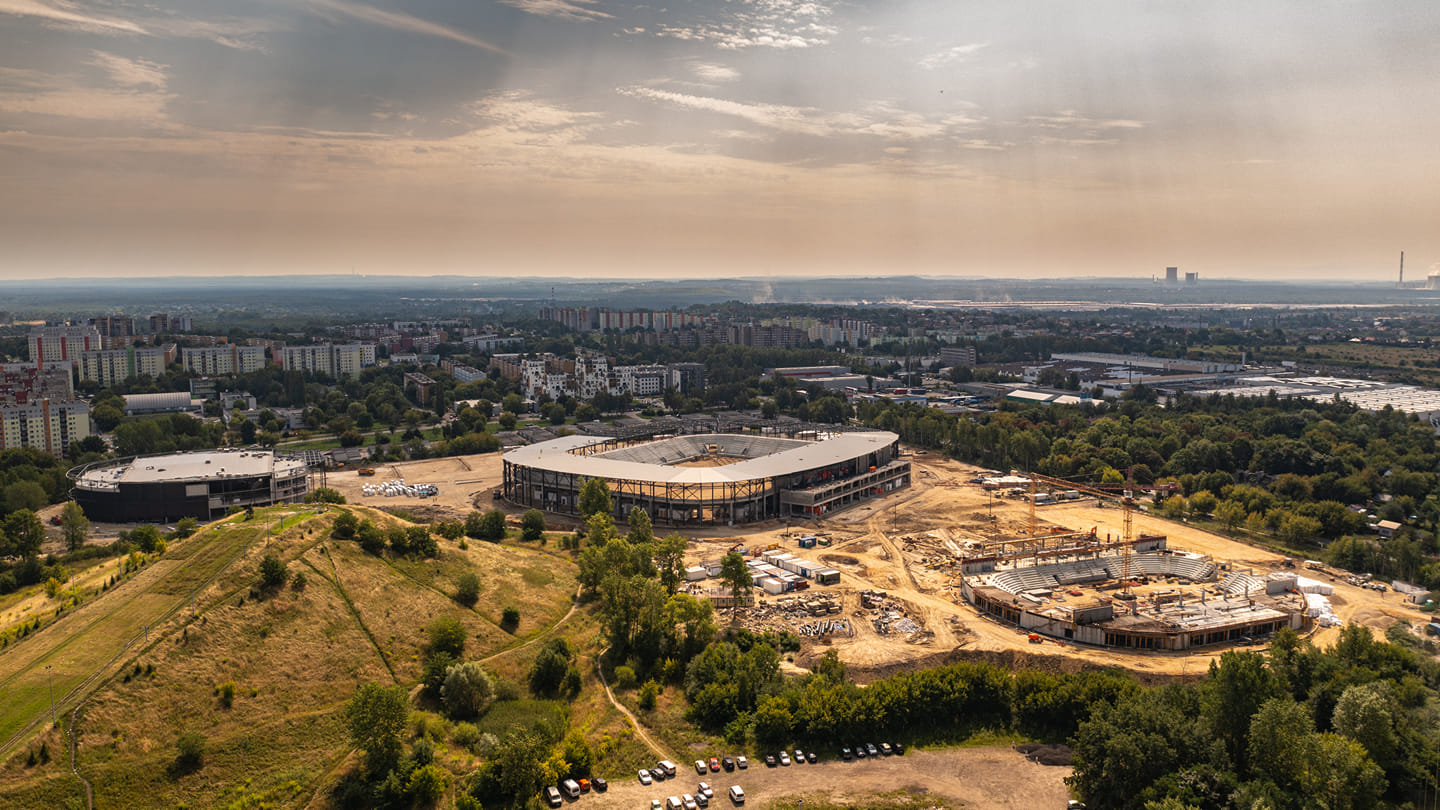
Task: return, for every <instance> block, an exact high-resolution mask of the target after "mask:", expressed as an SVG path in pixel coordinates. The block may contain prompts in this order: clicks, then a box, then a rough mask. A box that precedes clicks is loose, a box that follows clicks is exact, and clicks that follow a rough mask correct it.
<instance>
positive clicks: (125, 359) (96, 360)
mask: <svg viewBox="0 0 1440 810" xmlns="http://www.w3.org/2000/svg"><path fill="white" fill-rule="evenodd" d="M174 357H175V344H173V343H170V344H166V345H165V346H153V347H148V346H147V347H139V348H137V347H134V346H131V347H128V348H124V349H103V350H101V351H98V352H82V353H81V354H80V379H82V380H93V381H95V382H98V383H100V384H101V385H114V384H115V383H118V382H124V381H125V380H126V379H128V378H130V377H159V376H160V375H161V374H164V373H165V367H166V366H167V365H169V364H170V361H171V360H172V359H173V358H174Z"/></svg>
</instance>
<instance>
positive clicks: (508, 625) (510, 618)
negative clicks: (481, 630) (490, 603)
mask: <svg viewBox="0 0 1440 810" xmlns="http://www.w3.org/2000/svg"><path fill="white" fill-rule="evenodd" d="M519 626H520V608H517V607H515V606H514V605H506V606H505V609H504V610H501V611H500V627H501V628H503V629H505V630H508V631H510V632H511V633H513V632H515V628H517V627H519Z"/></svg>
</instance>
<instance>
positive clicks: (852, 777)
mask: <svg viewBox="0 0 1440 810" xmlns="http://www.w3.org/2000/svg"><path fill="white" fill-rule="evenodd" d="M830 756H831V757H832V758H833V757H834V756H835V755H834V754H830ZM675 771H676V778H674V779H668V780H666V781H664V782H660V783H657V784H654V785H650V786H649V787H646V786H644V785H641V784H640V782H639V780H638V779H636V778H635V775H634V774H630V775H629V776H628V777H625V778H616V779H615V780H614V781H613V782H611V785H610V790H609V791H607V792H606V793H595V792H593V791H592V792H591V793H587V794H584V795H582V796H581V797H580V798H579V799H578V800H576V801H573V802H566V804H567V805H574V810H608V809H609V808H617V809H618V808H626V809H627V810H646V808H648V807H649V806H650V800H651V799H659V800H660V801H661V803H664V801H665V797H667V796H678V795H680V794H682V793H691V794H693V793H694V792H695V786H696V785H697V784H698V783H699V782H701V781H702V780H703V781H706V782H709V783H710V787H711V789H712V790H714V791H715V799H714V800H713V801H711V803H710V806H711V807H712V808H715V810H724V808H732V807H734V805H733V804H731V802H730V799H729V797H728V796H727V795H726V792H727V791H729V789H730V786H731V785H739V786H740V787H742V788H744V790H745V806H746V807H761V808H763V807H765V806H767V805H769V804H770V803H772V802H773V801H774V800H775V799H778V798H780V797H783V796H796V795H800V796H803V795H815V794H818V795H824V796H826V797H829V798H830V799H832V800H835V801H837V802H844V803H850V804H863V800H864V799H865V797H866V796H870V795H873V794H876V793H886V792H890V791H894V790H905V791H907V792H910V793H916V794H920V793H933V794H937V795H940V796H945V797H947V798H949V799H953V800H955V801H958V802H959V803H960V804H961V805H962V806H964V807H965V808H967V809H969V808H973V810H1048V808H1056V809H1057V810H1061V809H1063V808H1064V807H1065V803H1066V802H1067V801H1069V798H1070V793H1069V790H1068V789H1067V788H1066V786H1065V782H1064V779H1065V777H1066V776H1069V775H1070V769H1069V768H1066V767H1053V766H1045V765H1039V764H1036V763H1034V762H1031V761H1030V760H1028V759H1026V758H1025V757H1024V756H1023V755H1021V754H1018V753H1016V752H1015V751H1013V750H1011V749H1009V748H957V749H950V750H945V751H910V752H909V753H907V754H905V756H903V757H882V758H880V759H864V760H860V761H857V762H841V761H839V760H836V759H831V760H830V761H824V760H822V761H821V762H819V763H818V764H815V765H791V766H790V767H788V768H781V767H775V768H767V767H765V764H764V761H763V760H762V761H760V762H755V761H753V760H752V762H751V764H750V768H749V769H748V770H744V771H740V770H737V771H734V772H732V773H726V772H724V771H720V772H719V773H712V774H709V775H708V776H704V777H702V776H699V775H698V774H696V772H695V764H694V763H693V762H690V763H685V762H677V763H676V768H675Z"/></svg>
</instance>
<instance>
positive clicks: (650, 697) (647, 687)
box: [637, 680, 660, 712]
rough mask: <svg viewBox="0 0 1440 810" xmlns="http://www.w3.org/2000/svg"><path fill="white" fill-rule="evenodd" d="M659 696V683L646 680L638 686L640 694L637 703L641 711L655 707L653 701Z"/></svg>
mask: <svg viewBox="0 0 1440 810" xmlns="http://www.w3.org/2000/svg"><path fill="white" fill-rule="evenodd" d="M659 697H660V684H658V683H656V682H655V681H653V680H650V681H646V682H645V683H644V684H643V685H642V686H641V687H640V695H639V697H638V698H637V705H638V706H639V707H640V710H641V711H646V712H648V711H650V710H651V709H654V708H655V702H656V700H658V699H659Z"/></svg>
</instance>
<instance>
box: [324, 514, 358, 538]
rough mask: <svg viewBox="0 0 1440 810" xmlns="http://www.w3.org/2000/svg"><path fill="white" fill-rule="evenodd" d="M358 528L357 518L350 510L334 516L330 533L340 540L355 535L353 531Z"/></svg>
mask: <svg viewBox="0 0 1440 810" xmlns="http://www.w3.org/2000/svg"><path fill="white" fill-rule="evenodd" d="M359 528H360V519H359V518H357V517H355V515H353V514H351V513H350V512H341V513H340V514H338V515H336V516H335V525H334V526H333V527H332V528H331V531H330V533H331V534H333V535H335V536H336V537H338V538H340V539H341V540H349V539H350V538H352V537H354V536H355V532H356V531H358V530H359Z"/></svg>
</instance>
